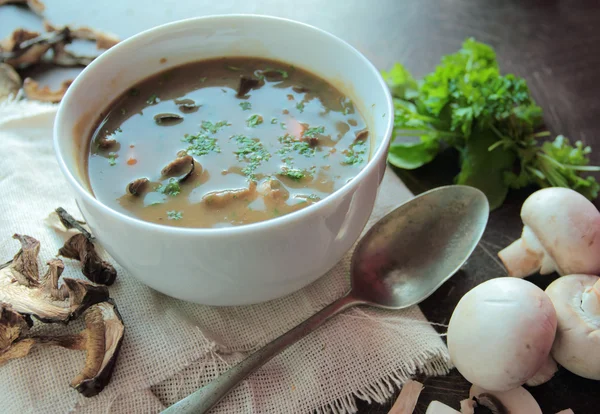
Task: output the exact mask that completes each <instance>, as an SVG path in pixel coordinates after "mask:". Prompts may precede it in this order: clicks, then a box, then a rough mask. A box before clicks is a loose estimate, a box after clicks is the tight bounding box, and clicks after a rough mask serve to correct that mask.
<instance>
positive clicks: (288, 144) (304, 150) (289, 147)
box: [277, 134, 316, 157]
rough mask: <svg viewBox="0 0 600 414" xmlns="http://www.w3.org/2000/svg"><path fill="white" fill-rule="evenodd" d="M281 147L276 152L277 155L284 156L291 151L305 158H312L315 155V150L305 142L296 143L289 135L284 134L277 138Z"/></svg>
mask: <svg viewBox="0 0 600 414" xmlns="http://www.w3.org/2000/svg"><path fill="white" fill-rule="evenodd" d="M278 140H279V142H280V143H281V144H283V145H282V147H281V148H280V149H279V150H278V151H277V153H278V154H279V155H286V154H288V153H290V152H291V151H296V152H298V153H299V154H301V155H304V156H305V157H312V156H314V155H315V151H316V148H314V147H311V146H310V144H309V143H308V142H306V141H298V140H296V139H294V137H293V136H292V135H290V134H285V135H283V136H280V137H279V138H278Z"/></svg>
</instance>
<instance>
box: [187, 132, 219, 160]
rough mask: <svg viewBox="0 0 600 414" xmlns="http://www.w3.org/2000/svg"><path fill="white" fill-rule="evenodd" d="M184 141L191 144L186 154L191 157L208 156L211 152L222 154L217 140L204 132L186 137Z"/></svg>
mask: <svg viewBox="0 0 600 414" xmlns="http://www.w3.org/2000/svg"><path fill="white" fill-rule="evenodd" d="M183 141H184V142H188V143H189V144H190V146H188V147H187V148H186V152H187V153H188V154H190V155H198V156H200V155H207V154H209V153H211V152H216V153H219V152H221V148H220V147H219V145H218V143H217V139H216V138H212V137H210V136H208V135H207V134H205V133H202V132H201V133H199V134H197V135H186V136H185V137H184V138H183Z"/></svg>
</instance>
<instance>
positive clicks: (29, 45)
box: [0, 29, 71, 69]
mask: <svg viewBox="0 0 600 414" xmlns="http://www.w3.org/2000/svg"><path fill="white" fill-rule="evenodd" d="M70 41H71V37H70V33H69V31H68V30H62V31H60V32H54V33H43V34H40V33H38V32H30V31H29V30H25V29H17V30H15V31H14V32H12V34H10V35H9V36H8V37H7V38H5V39H4V40H2V41H0V62H4V63H8V64H9V65H11V66H12V67H14V68H15V69H19V68H21V67H27V66H30V65H34V64H37V63H40V62H42V58H43V57H44V55H45V54H46V52H48V50H50V49H51V48H52V46H53V45H55V44H58V43H69V42H70Z"/></svg>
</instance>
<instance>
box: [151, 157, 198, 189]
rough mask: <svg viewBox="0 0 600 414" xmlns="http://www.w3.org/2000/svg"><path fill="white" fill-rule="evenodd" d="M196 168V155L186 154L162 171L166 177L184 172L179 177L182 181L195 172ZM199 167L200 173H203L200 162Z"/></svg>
mask: <svg viewBox="0 0 600 414" xmlns="http://www.w3.org/2000/svg"><path fill="white" fill-rule="evenodd" d="M195 169H196V162H195V161H194V157H192V156H191V155H184V156H183V157H179V158H177V159H175V160H174V161H171V162H170V163H169V164H168V165H167V166H166V167H165V168H163V169H162V171H161V172H160V173H161V175H163V176H165V177H169V176H173V175H181V174H183V176H181V177H180V178H179V182H180V183H182V182H184V181H185V180H187V179H188V178H189V177H190V176H191V175H192V174H193V173H194V170H195ZM198 169H199V173H201V172H202V166H201V165H200V164H198ZM186 170H187V171H186ZM184 172H185V173H184Z"/></svg>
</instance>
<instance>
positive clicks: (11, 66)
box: [0, 0, 119, 102]
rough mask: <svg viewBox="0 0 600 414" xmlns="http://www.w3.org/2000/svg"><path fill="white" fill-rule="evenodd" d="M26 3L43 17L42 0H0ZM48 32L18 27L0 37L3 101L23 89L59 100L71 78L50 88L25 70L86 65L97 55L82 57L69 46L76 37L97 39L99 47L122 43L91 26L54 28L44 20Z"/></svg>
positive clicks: (38, 96) (0, 1) (28, 93)
mask: <svg viewBox="0 0 600 414" xmlns="http://www.w3.org/2000/svg"><path fill="white" fill-rule="evenodd" d="M18 3H23V4H27V6H28V7H29V8H30V9H31V10H32V11H34V12H35V13H36V14H38V15H39V16H41V17H43V12H44V10H45V6H44V4H43V3H42V2H40V1H39V0H27V1H26V0H20V1H19V0H0V6H2V5H4V4H18ZM44 29H45V33H38V32H33V31H29V30H27V29H22V28H21V29H17V30H15V31H14V32H13V33H12V34H11V35H9V36H8V37H7V38H5V39H2V40H0V101H2V100H4V99H8V98H9V97H18V96H19V95H20V94H19V92H20V91H21V90H23V92H24V95H25V97H27V98H29V99H33V100H38V101H43V102H59V101H60V100H61V99H62V97H63V96H64V94H65V92H66V91H67V89H68V87H69V86H70V85H71V82H72V81H70V80H69V81H64V82H63V83H62V84H61V86H60V88H59V89H57V90H51V89H50V88H49V87H48V86H44V87H40V85H39V84H38V82H36V81H35V80H33V79H31V78H28V77H25V79H24V80H23V76H22V75H23V73H24V72H25V71H26V70H30V69H31V68H33V67H35V66H42V65H43V67H48V68H52V67H78V66H87V65H88V64H90V62H92V61H93V60H94V59H95V58H96V56H80V55H78V54H76V53H74V52H73V51H71V50H69V49H68V48H67V46H68V45H69V44H71V43H72V42H73V41H74V40H87V41H94V42H96V48H97V49H98V50H106V49H109V48H111V47H112V46H114V45H115V44H117V43H118V42H119V39H117V38H115V37H114V36H111V35H108V34H105V33H102V32H99V31H96V30H94V29H91V28H88V27H80V28H76V29H75V28H70V27H68V26H65V27H60V28H59V27H54V26H53V25H51V24H50V23H48V22H47V21H45V20H44Z"/></svg>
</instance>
